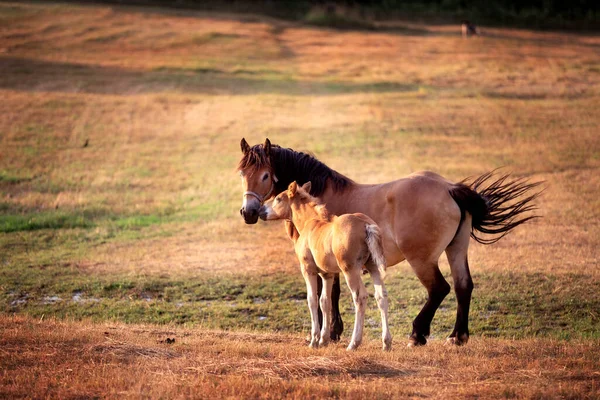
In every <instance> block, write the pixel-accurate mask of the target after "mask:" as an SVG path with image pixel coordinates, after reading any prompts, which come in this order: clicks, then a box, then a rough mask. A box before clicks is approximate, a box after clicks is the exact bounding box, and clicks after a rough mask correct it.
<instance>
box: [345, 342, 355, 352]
mask: <svg viewBox="0 0 600 400" xmlns="http://www.w3.org/2000/svg"><path fill="white" fill-rule="evenodd" d="M357 348H358V345H357V344H356V343H350V344H349V345H348V347H347V348H346V351H355V350H356V349H357Z"/></svg>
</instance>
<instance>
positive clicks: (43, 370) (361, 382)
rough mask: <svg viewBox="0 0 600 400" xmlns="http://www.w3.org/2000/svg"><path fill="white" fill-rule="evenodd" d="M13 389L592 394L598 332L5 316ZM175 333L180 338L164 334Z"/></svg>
mask: <svg viewBox="0 0 600 400" xmlns="http://www.w3.org/2000/svg"><path fill="white" fill-rule="evenodd" d="M0 331H1V333H2V334H1V335H0V345H1V347H2V350H1V351H0V361H1V363H2V365H3V369H2V372H1V375H0V393H1V395H2V396H3V397H29V396H32V395H33V396H34V397H52V398H72V397H96V396H98V397H102V398H138V397H150V398H157V397H167V398H179V397H207V396H210V397H211V398H232V397H239V396H241V397H246V398H248V397H251V398H271V399H274V398H282V397H288V398H306V397H308V398H323V397H336V398H338V397H341V398H364V397H370V396H376V397H385V398H407V397H410V398H413V397H431V398H465V397H485V398H563V397H565V396H569V397H571V398H593V397H595V396H597V395H598V394H599V392H600V373H599V372H598V371H600V362H599V360H598V358H597V357H596V354H595V353H596V350H597V349H598V342H597V341H585V342H579V341H570V342H556V341H550V340H541V339H538V340H534V339H531V340H523V341H518V342H514V341H510V340H494V339H474V340H473V341H472V343H469V346H467V347H463V348H454V347H447V346H444V345H443V343H442V342H440V341H433V342H432V343H430V345H428V346H427V347H425V348H419V349H411V350H408V349H404V348H399V347H400V344H398V343H397V344H396V348H395V349H394V351H392V352H391V353H383V352H381V350H380V349H379V343H378V342H375V341H369V342H367V343H366V344H365V346H364V348H361V350H360V351H357V352H354V353H348V352H346V351H345V349H344V346H342V345H332V346H330V347H328V348H326V349H321V350H319V351H314V350H311V349H308V348H307V347H306V344H305V342H304V340H303V338H302V337H301V336H300V335H281V334H264V333H258V332H219V331H207V330H203V329H182V328H178V327H171V326H168V327H156V326H145V325H123V324H119V323H105V324H90V323H86V322H78V323H72V322H59V321H56V320H43V321H36V320H32V319H30V318H25V317H19V316H5V315H4V316H2V317H1V324H0ZM166 338H170V339H172V338H174V339H175V343H173V344H166V343H165V339H166Z"/></svg>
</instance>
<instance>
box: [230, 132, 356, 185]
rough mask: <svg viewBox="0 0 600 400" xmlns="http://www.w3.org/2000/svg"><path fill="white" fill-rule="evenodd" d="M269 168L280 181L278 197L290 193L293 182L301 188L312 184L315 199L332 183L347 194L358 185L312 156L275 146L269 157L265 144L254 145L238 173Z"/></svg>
mask: <svg viewBox="0 0 600 400" xmlns="http://www.w3.org/2000/svg"><path fill="white" fill-rule="evenodd" d="M265 165H269V166H270V167H271V170H272V172H273V174H274V175H275V176H276V177H277V179H278V181H277V183H276V184H275V190H274V194H277V193H281V192H283V191H284V190H286V189H287V187H288V185H289V184H290V183H292V182H293V181H296V182H298V184H299V185H303V184H305V183H306V182H308V181H310V183H311V189H310V194H311V195H312V196H315V197H319V196H321V195H322V194H323V193H324V192H325V189H327V185H328V182H329V184H330V185H333V189H334V190H336V191H343V190H344V189H345V188H346V187H348V186H349V185H351V184H353V183H354V181H353V180H352V179H350V178H348V177H346V176H344V175H342V174H340V173H339V172H337V171H334V170H333V169H331V168H329V167H328V166H327V165H325V164H323V163H322V162H321V161H319V160H317V159H316V158H315V157H313V156H312V155H310V154H306V153H302V152H298V151H294V150H292V149H286V148H282V147H280V146H278V145H276V144H274V145H271V150H270V154H269V157H268V158H267V154H266V153H265V150H264V146H263V145H262V144H257V145H254V146H252V147H251V148H250V149H249V150H248V151H247V152H246V153H245V154H244V157H242V159H241V160H240V162H239V164H238V170H244V169H248V168H262V167H264V166H265Z"/></svg>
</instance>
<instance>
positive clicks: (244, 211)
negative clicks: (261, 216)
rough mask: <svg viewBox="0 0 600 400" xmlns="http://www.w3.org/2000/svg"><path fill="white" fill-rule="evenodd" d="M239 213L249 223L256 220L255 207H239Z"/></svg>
mask: <svg viewBox="0 0 600 400" xmlns="http://www.w3.org/2000/svg"><path fill="white" fill-rule="evenodd" d="M240 215H241V216H242V217H244V222H245V223H247V224H249V225H251V224H255V223H257V222H258V209H256V208H246V207H242V208H240Z"/></svg>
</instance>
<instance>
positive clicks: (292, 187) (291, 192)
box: [288, 181, 298, 197]
mask: <svg viewBox="0 0 600 400" xmlns="http://www.w3.org/2000/svg"><path fill="white" fill-rule="evenodd" d="M297 190H298V184H297V183H296V181H294V182H292V183H290V186H288V197H294V195H295V194H296V191H297Z"/></svg>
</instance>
